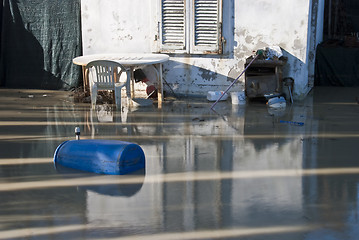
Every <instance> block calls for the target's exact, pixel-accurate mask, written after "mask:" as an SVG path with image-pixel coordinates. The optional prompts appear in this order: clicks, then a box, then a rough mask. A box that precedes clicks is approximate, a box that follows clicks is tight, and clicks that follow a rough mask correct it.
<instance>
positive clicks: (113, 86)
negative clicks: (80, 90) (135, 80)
mask: <svg viewBox="0 0 359 240" xmlns="http://www.w3.org/2000/svg"><path fill="white" fill-rule="evenodd" d="M86 70H87V74H88V75H87V76H88V77H89V75H90V74H91V76H92V78H88V79H89V80H90V81H89V82H90V91H91V105H92V108H93V109H94V108H95V106H96V99H97V91H99V90H112V91H114V95H115V102H116V108H117V109H118V110H121V89H122V88H123V87H126V92H127V97H128V95H129V93H128V92H129V87H130V78H131V74H130V73H129V70H128V69H126V68H125V67H124V66H122V65H121V64H120V63H118V62H114V61H108V60H97V61H92V62H89V63H88V64H87V65H86ZM122 73H126V75H127V78H126V81H125V82H120V77H121V74H122Z"/></svg>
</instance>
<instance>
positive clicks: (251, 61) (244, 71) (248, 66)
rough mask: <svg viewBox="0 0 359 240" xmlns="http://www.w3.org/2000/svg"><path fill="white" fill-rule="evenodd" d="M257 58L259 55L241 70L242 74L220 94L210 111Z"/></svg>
mask: <svg viewBox="0 0 359 240" xmlns="http://www.w3.org/2000/svg"><path fill="white" fill-rule="evenodd" d="M258 56H259V54H256V55H255V56H254V58H253V59H252V61H250V63H249V64H248V65H247V67H246V68H245V69H244V70H243V72H242V73H241V74H240V75H239V76H238V77H237V78H236V79H235V80H234V81H233V82H232V84H231V85H229V87H228V88H227V89H226V90H225V91H224V92H223V93H222V95H221V96H220V97H219V98H218V99H217V101H216V102H215V103H213V105H212V107H211V109H212V110H213V108H214V107H215V106H216V104H217V103H218V102H219V101H220V100H221V99H222V97H223V96H224V95H225V94H226V93H227V92H228V91H229V89H231V87H232V86H233V85H234V84H235V83H236V82H237V81H238V79H239V78H240V77H241V76H242V75H243V73H245V72H246V71H247V69H248V68H249V66H250V65H251V64H252V63H253V62H254V60H256V58H257V57H258Z"/></svg>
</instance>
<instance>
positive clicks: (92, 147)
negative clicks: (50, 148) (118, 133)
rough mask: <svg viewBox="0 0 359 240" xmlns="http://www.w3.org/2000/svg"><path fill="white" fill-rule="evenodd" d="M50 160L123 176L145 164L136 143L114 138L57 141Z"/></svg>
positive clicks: (64, 164)
mask: <svg viewBox="0 0 359 240" xmlns="http://www.w3.org/2000/svg"><path fill="white" fill-rule="evenodd" d="M54 162H55V165H56V164H60V165H62V166H65V167H68V168H73V169H78V170H82V171H87V172H94V173H102V174H111V175H123V174H127V173H130V172H133V171H136V170H139V169H141V168H144V167H145V154H144V153H143V150H142V148H141V147H140V146H138V145H137V144H134V143H130V142H123V141H117V140H95V139H85V140H71V141H66V142H63V143H61V144H60V145H59V146H58V147H57V149H56V151H55V154H54Z"/></svg>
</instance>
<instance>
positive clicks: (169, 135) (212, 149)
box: [0, 88, 359, 240]
mask: <svg viewBox="0 0 359 240" xmlns="http://www.w3.org/2000/svg"><path fill="white" fill-rule="evenodd" d="M358 97H359V90H358V89H356V88H315V89H314V90H313V91H312V92H311V93H310V95H309V96H308V97H307V98H306V99H305V100H304V101H300V102H299V101H298V102H295V103H294V104H293V105H290V104H288V105H287V107H286V109H285V110H282V111H272V110H270V109H268V108H267V106H266V105H265V104H264V103H262V102H251V103H249V104H247V105H246V106H232V105H231V103H230V101H228V102H220V103H219V104H218V105H217V106H216V112H214V111H211V110H210V106H211V104H212V103H208V102H207V101H206V100H205V99H191V100H186V99H180V100H177V101H174V100H168V101H166V102H165V103H164V106H163V108H162V109H161V110H160V109H157V108H156V107H154V106H151V107H140V108H137V109H131V110H128V109H126V108H124V109H123V112H116V111H112V109H111V106H108V105H99V106H98V107H97V109H96V110H95V111H92V110H90V105H89V104H79V103H74V102H73V100H72V97H69V93H66V92H54V91H39V90H8V89H0V149H1V151H0V196H1V201H0V240H2V239H7V240H8V239H26V240H29V239H31V240H32V239H36V240H37V239H51V240H54V239H61V240H63V239H249V240H253V239H266V240H271V239H291V240H296V239H298V240H299V239H301V240H317V239H324V240H326V239H328V240H336V239H359V157H358V153H359V141H358V140H359V124H358V123H359V122H358V120H359V104H358ZM293 122H296V123H300V124H295V123H293ZM76 126H79V127H80V128H81V131H82V132H81V137H82V138H83V139H85V138H96V139H117V140H123V141H130V142H134V143H137V144H139V145H140V146H141V147H142V149H143V150H144V152H145V155H146V169H145V171H139V172H136V173H134V174H130V175H122V176H105V175H98V174H92V173H85V172H78V171H69V170H68V169H61V168H58V169H55V167H54V164H53V154H54V151H55V149H56V147H57V146H58V145H59V144H60V143H61V142H63V141H66V140H69V139H74V138H75V137H74V128H75V127H76Z"/></svg>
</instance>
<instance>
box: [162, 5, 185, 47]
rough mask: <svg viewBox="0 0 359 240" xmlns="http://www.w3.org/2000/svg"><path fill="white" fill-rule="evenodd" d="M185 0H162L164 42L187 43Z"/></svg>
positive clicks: (173, 43)
mask: <svg viewBox="0 0 359 240" xmlns="http://www.w3.org/2000/svg"><path fill="white" fill-rule="evenodd" d="M184 26H185V6H184V0H162V44H169V45H171V44H172V45H178V46H180V48H183V46H184V44H185V27H184Z"/></svg>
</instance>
